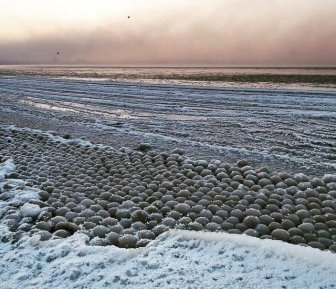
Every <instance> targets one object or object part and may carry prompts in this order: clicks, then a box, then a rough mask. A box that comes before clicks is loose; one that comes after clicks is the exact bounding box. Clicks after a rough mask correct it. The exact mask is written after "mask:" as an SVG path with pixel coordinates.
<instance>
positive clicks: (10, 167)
mask: <svg viewBox="0 0 336 289" xmlns="http://www.w3.org/2000/svg"><path fill="white" fill-rule="evenodd" d="M15 169H16V166H15V164H14V162H13V160H12V159H8V160H6V161H5V162H4V163H1V164H0V182H1V181H3V180H4V179H5V178H6V176H7V175H9V174H10V173H12V172H14V171H15Z"/></svg>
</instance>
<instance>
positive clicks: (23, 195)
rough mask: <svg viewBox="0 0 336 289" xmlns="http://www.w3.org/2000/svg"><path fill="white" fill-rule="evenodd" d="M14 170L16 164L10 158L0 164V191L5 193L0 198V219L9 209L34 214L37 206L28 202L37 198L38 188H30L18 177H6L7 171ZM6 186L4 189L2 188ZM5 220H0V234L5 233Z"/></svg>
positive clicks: (27, 214) (26, 214)
mask: <svg viewBox="0 0 336 289" xmlns="http://www.w3.org/2000/svg"><path fill="white" fill-rule="evenodd" d="M15 170H16V165H15V164H14V162H13V160H12V159H9V160H6V161H5V162H4V163H1V164H0V193H1V194H5V196H6V197H4V196H2V199H1V200H0V219H1V218H2V217H3V216H4V215H5V214H6V212H7V211H8V210H9V209H12V210H16V211H18V212H21V214H22V215H23V216H36V214H37V211H38V210H39V211H40V210H41V209H40V208H39V206H37V205H33V204H28V202H29V201H31V200H39V199H40V196H39V192H40V190H38V189H35V188H30V187H27V186H26V185H25V181H23V180H20V179H10V178H6V176H7V175H8V174H9V173H12V172H14V171H15ZM5 187H6V190H4V188H5ZM7 233H8V228H6V221H5V220H1V221H0V236H2V235H4V234H7Z"/></svg>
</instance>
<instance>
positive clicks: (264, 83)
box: [0, 65, 336, 89]
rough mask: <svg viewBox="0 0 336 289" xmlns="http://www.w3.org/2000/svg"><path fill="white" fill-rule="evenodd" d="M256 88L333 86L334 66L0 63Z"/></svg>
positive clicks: (9, 71)
mask: <svg viewBox="0 0 336 289" xmlns="http://www.w3.org/2000/svg"><path fill="white" fill-rule="evenodd" d="M18 74H20V75H27V76H29V75H35V76H36V75H39V76H45V77H53V78H55V77H56V78H75V79H88V80H93V79H94V80H102V81H118V82H136V83H139V82H140V83H153V84H173V85H197V86H215V87H256V88H263V87H265V88H272V87H274V88H279V87H280V88H283V87H288V88H309V89H335V88H336V68H252V67H251V68H212V67H200V68H197V67H111V66H44V65H39V66H26V65H23V66H8V65H5V66H0V75H7V76H14V75H18Z"/></svg>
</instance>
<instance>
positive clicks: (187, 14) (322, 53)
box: [0, 0, 336, 65]
mask: <svg viewBox="0 0 336 289" xmlns="http://www.w3.org/2000/svg"><path fill="white" fill-rule="evenodd" d="M187 2H188V1H187ZM196 2H197V5H198V6H197V5H195V4H193V5H192V6H190V5H191V4H190V5H189V6H188V5H185V6H183V7H181V6H179V7H178V9H177V8H176V7H175V8H174V7H171V8H169V7H168V6H166V8H165V9H164V10H160V9H159V8H155V9H152V10H144V11H141V12H139V14H137V15H136V16H132V17H131V19H129V20H127V21H126V20H125V19H123V20H120V21H119V22H118V21H116V20H115V19H113V20H111V21H105V23H100V25H98V26H95V27H91V28H87V27H86V28H85V29H83V30H81V29H80V27H77V26H76V25H73V26H71V27H66V28H64V27H61V28H60V27H57V29H54V30H52V29H51V30H50V31H49V32H47V33H46V32H45V31H44V32H43V33H32V34H31V36H30V37H28V38H24V39H21V40H20V39H19V40H13V41H8V40H7V41H1V40H0V63H37V64H40V63H60V64H61V63H67V64H115V65H336V29H335V21H334V11H336V3H335V2H336V1H334V2H332V1H329V0H326V1H325V2H321V1H315V0H306V1H301V0H294V1H288V0H283V1H276V0H268V1H266V0H255V1H244V0H236V1H230V0H223V1H215V0H213V1H211V0H210V1H206V4H201V3H205V1H204V2H199V1H196ZM293 3H294V4H293ZM321 3H324V4H323V5H322V4H321ZM326 4H327V5H326ZM167 7H168V8H167ZM190 8H192V10H191V9H190ZM57 51H60V55H57V54H56V52H57Z"/></svg>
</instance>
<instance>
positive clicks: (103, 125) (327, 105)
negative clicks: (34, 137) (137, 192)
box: [0, 75, 336, 176]
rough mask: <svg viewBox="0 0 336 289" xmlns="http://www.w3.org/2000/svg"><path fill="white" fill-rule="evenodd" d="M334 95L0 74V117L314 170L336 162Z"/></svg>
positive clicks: (87, 135)
mask: <svg viewBox="0 0 336 289" xmlns="http://www.w3.org/2000/svg"><path fill="white" fill-rule="evenodd" d="M61 88H62V89H61ZM335 95H336V91H335V90H330V91H309V90H305V89H298V90H291V89H246V88H234V89H231V88H209V87H203V88H200V87H195V86H189V87H184V86H179V85H151V84H141V83H128V84H126V83H116V82H113V83H109V82H106V81H96V80H87V79H86V80H83V79H56V78H55V79H54V78H50V77H47V76H41V77H38V76H31V77H29V78H27V77H24V76H20V75H18V76H15V77H12V78H11V79H7V78H5V77H3V76H0V99H1V100H2V102H3V103H4V105H3V106H2V107H1V108H0V123H3V124H15V125H17V126H20V127H22V126H27V127H31V128H37V129H41V130H44V131H47V130H56V131H57V132H58V133H59V134H65V133H70V134H73V135H74V136H75V137H77V138H84V139H85V140H88V141H91V142H99V143H103V144H106V145H112V146H113V147H115V148H120V147H122V146H127V147H134V146H135V145H136V144H137V143H139V142H149V143H151V144H152V145H153V146H154V147H155V148H157V149H158V150H161V151H169V150H172V149H173V148H174V147H176V145H178V146H179V147H181V148H183V149H184V150H185V151H186V153H187V154H188V155H190V156H193V157H202V158H205V159H212V158H214V159H219V160H221V161H225V162H234V161H236V160H237V159H241V158H244V159H247V160H249V161H250V162H251V163H253V164H254V165H266V166H269V167H271V168H273V169H276V170H284V169H286V170H290V171H291V172H294V173H295V172H305V173H308V174H310V175H315V176H316V175H323V174H325V173H332V172H333V171H334V170H335V166H336V163H335V155H336V151H335V149H334V147H335V146H336V143H335V131H336V126H335V120H336V114H335V113H336V102H335ZM55 124H57V126H56V125H55Z"/></svg>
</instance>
